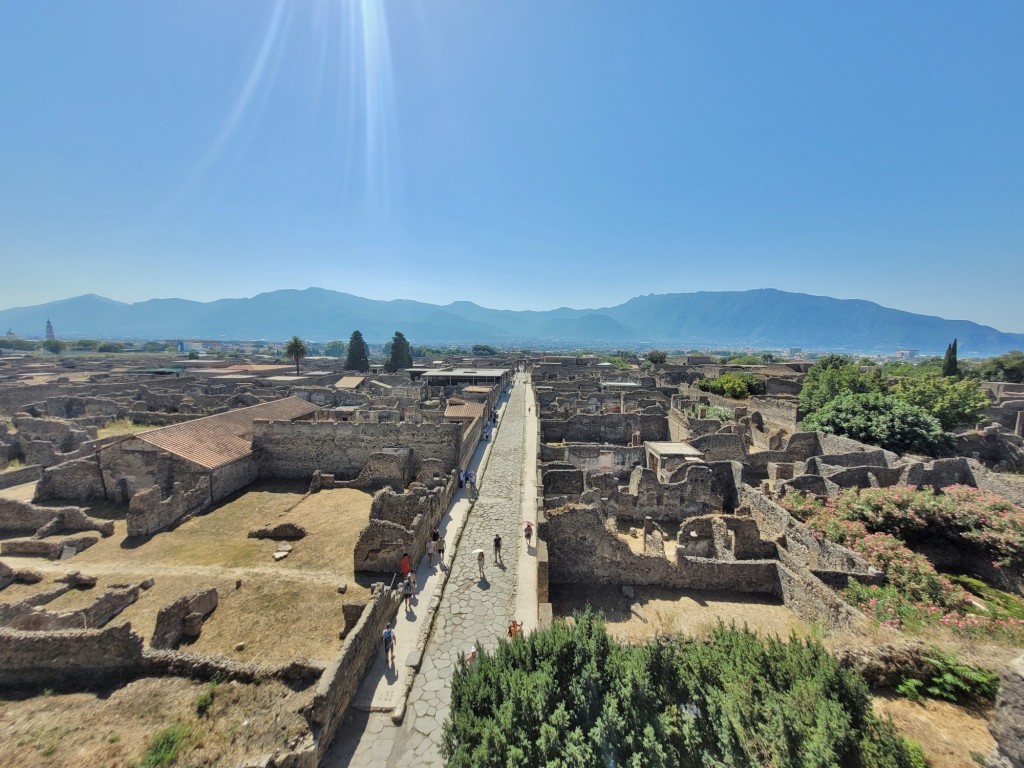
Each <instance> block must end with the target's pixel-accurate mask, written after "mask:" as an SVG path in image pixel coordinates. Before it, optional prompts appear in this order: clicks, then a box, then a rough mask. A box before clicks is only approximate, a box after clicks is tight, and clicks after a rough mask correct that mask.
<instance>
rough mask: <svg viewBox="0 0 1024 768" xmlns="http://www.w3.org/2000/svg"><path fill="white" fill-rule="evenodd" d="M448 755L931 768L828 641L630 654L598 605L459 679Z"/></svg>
mask: <svg viewBox="0 0 1024 768" xmlns="http://www.w3.org/2000/svg"><path fill="white" fill-rule="evenodd" d="M441 751H442V754H443V755H444V757H445V758H446V760H447V761H448V763H447V764H448V765H449V766H451V767H452V768H461V767H463V766H484V767H486V766H506V765H536V766H542V765H551V766H564V767H565V768H570V767H575V766H580V767H582V766H587V767H588V768H589V767H590V766H595V765H622V766H631V767H633V768H644V767H645V766H665V767H666V768H667V767H668V766H681V767H682V768H699V767H703V766H710V765H730V766H736V767H737V768H739V767H740V766H764V765H777V766H817V767H820V768H824V767H825V766H835V765H849V766H858V767H859V768H883V766H884V767H885V768H912V767H913V766H917V765H920V762H919V761H916V759H915V757H916V756H917V755H918V752H917V751H915V749H914V748H913V746H912V745H909V744H908V743H907V742H905V741H904V740H903V739H902V738H900V737H899V736H897V735H896V733H895V730H894V729H893V727H892V725H891V724H890V723H888V722H884V721H882V720H880V719H879V718H878V717H876V716H875V714H874V712H873V710H872V708H871V701H870V696H869V694H868V689H867V686H866V684H865V683H864V681H863V679H862V678H860V677H859V676H858V675H857V674H856V673H854V672H851V671H849V670H845V669H843V668H842V667H841V666H840V665H839V663H838V661H837V660H836V659H835V657H833V656H832V655H831V654H829V653H828V652H827V651H826V650H825V648H824V647H823V646H822V645H821V644H820V643H818V642H816V641H800V640H796V639H792V640H790V641H789V642H783V641H781V640H778V639H769V640H761V639H760V638H758V637H757V636H756V635H755V634H754V633H752V632H750V631H748V630H746V629H742V630H740V629H736V628H728V627H724V626H722V625H719V626H718V627H717V628H716V629H715V630H713V631H712V633H711V637H710V639H709V640H708V641H707V642H705V641H697V640H692V639H684V638H678V637H677V638H672V639H669V640H667V641H664V642H658V643H649V644H647V645H643V646H626V645H620V644H619V643H617V642H615V641H614V640H612V639H611V638H609V637H608V635H607V633H606V632H605V628H604V621H603V619H602V618H601V617H600V616H599V615H596V614H593V613H591V612H589V611H587V612H586V613H582V614H577V616H576V619H575V623H574V624H573V625H571V626H570V625H569V624H567V623H563V622H556V623H555V624H554V625H553V626H552V627H550V628H549V629H546V630H543V631H540V632H535V633H533V634H531V635H529V636H528V637H526V638H525V639H524V640H523V641H521V642H520V641H517V642H515V643H502V644H501V645H499V647H498V649H497V650H496V651H495V653H494V654H487V653H480V654H479V655H478V657H477V660H476V661H475V662H474V663H473V664H472V665H471V666H469V667H468V668H467V669H463V670H460V671H458V672H457V673H456V675H455V677H454V678H453V680H452V699H451V713H450V716H449V720H448V721H447V722H446V723H445V727H444V734H443V743H442V749H441Z"/></svg>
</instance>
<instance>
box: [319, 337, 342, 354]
mask: <svg viewBox="0 0 1024 768" xmlns="http://www.w3.org/2000/svg"><path fill="white" fill-rule="evenodd" d="M324 354H325V355H328V356H330V357H341V356H342V355H344V354H345V342H344V341H342V340H341V339H333V340H331V341H328V342H327V343H326V344H324Z"/></svg>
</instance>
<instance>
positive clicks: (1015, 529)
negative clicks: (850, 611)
mask: <svg viewBox="0 0 1024 768" xmlns="http://www.w3.org/2000/svg"><path fill="white" fill-rule="evenodd" d="M782 505H783V506H784V507H785V508H786V509H788V510H789V511H790V512H791V513H792V514H793V515H794V516H795V517H797V518H798V519H801V520H803V521H804V522H805V523H806V524H807V526H808V527H809V528H810V529H811V530H812V531H814V532H815V534H816V535H818V536H821V537H822V538H824V539H827V540H829V541H833V542H836V543H837V544H842V545H843V546H846V547H849V548H850V549H852V550H853V551H854V552H857V553H859V554H860V555H862V556H863V557H864V558H865V560H867V561H868V563H870V564H871V565H873V566H875V567H876V568H879V569H881V570H882V571H884V572H885V575H886V582H887V583H886V585H885V586H884V587H878V586H865V585H862V584H857V583H851V585H850V586H849V587H847V588H846V589H845V590H844V593H843V594H844V597H845V599H846V600H848V601H849V602H850V603H851V604H852V605H855V606H857V607H858V608H860V609H861V610H863V611H864V612H865V613H866V614H868V615H869V616H872V617H873V618H875V619H877V620H879V621H880V622H882V623H883V624H885V625H887V626H892V627H897V628H906V629H911V630H914V629H921V628H923V627H924V626H926V625H942V626H945V627H947V628H949V629H950V630H952V631H954V632H956V633H958V634H963V635H967V636H971V637H987V638H993V639H1004V640H1008V641H1012V642H1024V620H1022V619H1019V618H1016V617H1013V616H1010V615H1008V614H1006V612H1005V611H1001V610H999V609H998V608H995V607H992V608H989V609H981V608H979V607H978V606H977V605H976V604H975V603H974V602H972V600H971V597H970V594H969V593H968V592H967V591H966V590H964V589H963V588H962V587H960V586H957V585H956V584H954V583H952V582H951V581H950V580H949V579H947V578H946V577H945V576H943V575H942V574H940V573H938V572H937V571H936V570H935V568H934V567H933V566H932V564H931V563H930V562H929V561H928V559H927V558H925V557H924V556H922V555H919V554H917V553H916V552H914V551H912V550H911V549H910V548H909V547H907V546H906V544H905V543H904V541H903V539H902V537H903V536H906V535H908V534H910V535H914V536H918V537H919V536H921V535H922V534H923V533H924V532H925V531H928V532H929V533H934V535H937V536H946V537H947V538H953V539H956V538H957V537H960V538H962V539H963V540H966V541H968V542H971V543H974V544H976V545H979V546H981V547H983V548H984V549H985V550H986V551H987V552H988V553H989V555H990V556H991V557H992V559H993V561H994V563H995V564H996V565H997V567H1014V568H1015V567H1020V564H1021V563H1022V562H1024V509H1021V508H1020V507H1019V506H1017V505H1015V504H1012V503H1011V502H1009V501H1007V500H1006V499H1003V498H1002V497H1000V496H997V495H996V494H993V493H989V492H987V491H981V490H978V489H977V488H971V487H969V486H963V485H954V486H950V487H949V488H945V489H943V490H942V491H941V492H940V493H934V492H933V491H931V490H917V489H913V488H895V487H894V488H871V489H864V490H861V491H857V490H855V489H851V490H846V491H843V493H842V494H840V496H839V497H838V498H836V499H828V500H826V501H824V502H822V501H819V500H818V499H815V498H813V497H809V496H804V495H803V494H790V495H788V496H786V497H785V498H784V499H783V500H782Z"/></svg>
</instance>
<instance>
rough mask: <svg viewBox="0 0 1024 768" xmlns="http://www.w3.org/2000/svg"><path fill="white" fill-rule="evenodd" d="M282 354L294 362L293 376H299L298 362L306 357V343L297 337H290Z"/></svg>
mask: <svg viewBox="0 0 1024 768" xmlns="http://www.w3.org/2000/svg"><path fill="white" fill-rule="evenodd" d="M284 353H285V355H287V357H288V358H289V359H290V360H294V361H295V375H296V376H298V375H299V361H300V360H302V359H303V358H304V357H305V356H306V343H305V342H304V341H303V340H302V339H300V338H299V337H298V336H292V337H291V338H290V339H289V340H288V343H287V344H285V345H284Z"/></svg>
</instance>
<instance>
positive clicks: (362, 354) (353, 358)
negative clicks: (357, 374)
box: [345, 331, 370, 373]
mask: <svg viewBox="0 0 1024 768" xmlns="http://www.w3.org/2000/svg"><path fill="white" fill-rule="evenodd" d="M345 368H346V369H347V370H350V371H362V372H363V373H366V372H367V371H368V370H370V348H369V347H367V346H366V341H365V340H364V339H363V334H362V331H352V335H351V336H350V337H349V340H348V355H347V356H346V357H345Z"/></svg>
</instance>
